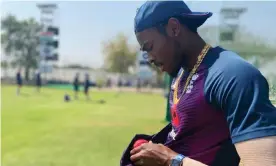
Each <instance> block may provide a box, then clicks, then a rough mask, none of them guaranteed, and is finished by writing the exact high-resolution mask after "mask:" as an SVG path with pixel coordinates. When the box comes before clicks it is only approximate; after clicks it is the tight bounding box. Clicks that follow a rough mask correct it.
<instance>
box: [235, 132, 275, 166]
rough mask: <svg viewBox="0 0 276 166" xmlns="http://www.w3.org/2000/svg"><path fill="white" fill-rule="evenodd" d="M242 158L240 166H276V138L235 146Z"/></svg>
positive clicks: (260, 139)
mask: <svg viewBox="0 0 276 166" xmlns="http://www.w3.org/2000/svg"><path fill="white" fill-rule="evenodd" d="M235 146H236V149H237V151H238V154H239V156H240V158H241V163H240V166H260V165H267V166H276V157H275V156H276V136H272V137H266V138H258V139H253V140H249V141H245V142H241V143H237V144H235Z"/></svg>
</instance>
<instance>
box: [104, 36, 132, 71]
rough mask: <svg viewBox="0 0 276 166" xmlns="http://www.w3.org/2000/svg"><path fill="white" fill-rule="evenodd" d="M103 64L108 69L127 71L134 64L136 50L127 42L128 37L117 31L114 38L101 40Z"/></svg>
mask: <svg viewBox="0 0 276 166" xmlns="http://www.w3.org/2000/svg"><path fill="white" fill-rule="evenodd" d="M103 54H104V66H105V68H106V69H107V70H108V71H112V72H118V73H128V69H129V67H132V66H134V65H135V61H136V55H137V50H136V49H135V48H132V47H131V46H130V45H129V44H128V38H127V36H125V35H124V34H123V33H119V34H118V35H117V36H116V37H115V38H114V39H112V40H108V41H105V42H103Z"/></svg>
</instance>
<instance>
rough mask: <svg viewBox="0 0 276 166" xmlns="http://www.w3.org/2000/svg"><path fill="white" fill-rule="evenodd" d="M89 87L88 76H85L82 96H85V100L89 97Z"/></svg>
mask: <svg viewBox="0 0 276 166" xmlns="http://www.w3.org/2000/svg"><path fill="white" fill-rule="evenodd" d="M89 87H90V79H89V75H88V74H85V80H84V94H85V96H86V100H90V97H89Z"/></svg>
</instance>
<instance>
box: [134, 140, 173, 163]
mask: <svg viewBox="0 0 276 166" xmlns="http://www.w3.org/2000/svg"><path fill="white" fill-rule="evenodd" d="M130 154H131V157H130V159H131V161H132V162H133V163H134V164H135V166H169V165H170V162H171V160H172V159H173V158H174V157H175V156H177V153H176V152H174V151H172V150H171V149H169V148H167V147H166V146H164V145H162V144H154V143H152V142H149V143H145V144H143V145H141V146H139V147H137V148H134V149H133V150H132V151H131V152H130Z"/></svg>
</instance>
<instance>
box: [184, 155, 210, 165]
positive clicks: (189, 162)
mask: <svg viewBox="0 0 276 166" xmlns="http://www.w3.org/2000/svg"><path fill="white" fill-rule="evenodd" d="M182 166H207V165H205V164H203V163H201V162H199V161H196V160H193V159H191V158H188V157H185V158H184V159H183V161H182Z"/></svg>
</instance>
